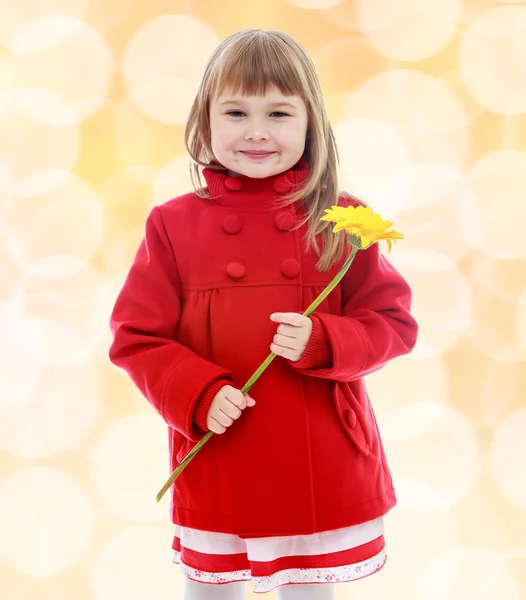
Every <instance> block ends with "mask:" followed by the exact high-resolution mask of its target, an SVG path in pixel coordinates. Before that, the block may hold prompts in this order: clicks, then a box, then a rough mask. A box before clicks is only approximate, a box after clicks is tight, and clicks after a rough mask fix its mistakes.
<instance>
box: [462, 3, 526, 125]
mask: <svg viewBox="0 0 526 600" xmlns="http://www.w3.org/2000/svg"><path fill="white" fill-rule="evenodd" d="M525 56H526V7H525V6H494V7H492V8H490V9H489V10H486V11H485V12H483V13H482V14H480V15H479V16H478V17H477V18H476V20H474V21H473V22H472V23H470V24H469V26H468V28H467V30H466V32H465V33H464V37H463V39H462V43H461V46H460V57H459V61H460V65H459V66H460V73H461V76H462V79H463V81H464V84H465V86H466V88H467V90H468V91H469V93H470V94H471V95H472V96H473V98H475V100H476V101H477V102H478V103H479V104H481V105H482V106H484V107H485V108H487V109H488V110H491V111H493V112H495V113H499V114H503V115H520V114H524V113H525V112H526V63H525V58H524V57H525Z"/></svg>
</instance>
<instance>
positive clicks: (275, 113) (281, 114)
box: [271, 110, 288, 119]
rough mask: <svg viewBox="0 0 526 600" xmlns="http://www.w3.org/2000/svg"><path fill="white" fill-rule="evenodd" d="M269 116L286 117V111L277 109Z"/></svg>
mask: <svg viewBox="0 0 526 600" xmlns="http://www.w3.org/2000/svg"><path fill="white" fill-rule="evenodd" d="M271 116H274V117H277V118H278V119H279V118H281V117H288V115H287V113H284V112H280V111H279V110H276V111H274V112H273V113H271Z"/></svg>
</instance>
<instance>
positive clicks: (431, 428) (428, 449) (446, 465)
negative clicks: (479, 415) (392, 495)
mask: <svg viewBox="0 0 526 600" xmlns="http://www.w3.org/2000/svg"><path fill="white" fill-rule="evenodd" d="M382 436H383V438H384V439H385V441H386V444H388V447H389V456H390V459H389V461H390V464H391V465H392V472H393V479H394V483H395V488H396V489H397V497H398V502H399V505H400V506H401V507H403V508H405V509H407V510H412V511H415V512H419V513H428V512H434V511H442V510H446V509H449V508H451V507H452V506H453V505H454V504H455V502H458V501H459V500H460V499H462V498H464V497H465V496H466V495H467V494H468V492H469V490H470V488H471V486H472V485H473V483H474V481H475V479H476V477H477V475H478V467H479V464H478V463H479V451H478V446H477V442H476V439H475V436H474V433H473V430H472V428H471V425H470V423H469V421H468V420H467V419H466V418H465V417H463V416H462V415H461V414H460V412H458V411H457V410H454V409H453V408H451V407H449V406H447V405H444V404H437V403H434V402H426V401H422V402H417V403H414V404H411V405H406V406H402V407H401V408H399V409H398V410H396V411H394V412H393V413H392V415H391V417H390V418H389V419H387V420H386V421H385V422H384V424H383V433H382Z"/></svg>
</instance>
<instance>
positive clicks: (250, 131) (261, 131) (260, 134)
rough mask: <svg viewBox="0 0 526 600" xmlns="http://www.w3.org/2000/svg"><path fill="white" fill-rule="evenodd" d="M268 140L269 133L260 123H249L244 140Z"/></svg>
mask: <svg viewBox="0 0 526 600" xmlns="http://www.w3.org/2000/svg"><path fill="white" fill-rule="evenodd" d="M268 139H269V133H268V131H267V130H266V128H265V127H264V126H263V125H262V124H261V123H249V126H248V128H247V131H246V133H245V140H246V141H251V142H260V141H265V140H268Z"/></svg>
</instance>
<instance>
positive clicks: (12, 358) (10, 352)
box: [0, 302, 44, 434]
mask: <svg viewBox="0 0 526 600" xmlns="http://www.w3.org/2000/svg"><path fill="white" fill-rule="evenodd" d="M21 314H22V310H21V308H20V307H19V306H17V305H16V304H15V303H14V302H0V331H2V335H1V336H0V380H1V381H2V394H1V395H0V409H6V408H7V407H11V406H20V405H22V404H24V403H25V402H27V401H28V399H29V398H30V397H31V396H32V395H33V394H35V392H36V391H37V390H38V389H39V386H40V385H41V383H42V380H43V377H44V365H43V364H42V363H41V362H40V361H39V360H37V359H36V358H35V357H34V356H33V355H32V354H31V353H30V352H28V351H27V350H26V349H24V348H23V347H21V346H20V345H19V344H18V343H17V336H16V333H15V331H14V328H13V323H14V322H16V319H17V318H19V317H20V316H21ZM0 414H1V415H3V414H4V413H3V412H2V413H0ZM2 419H3V416H0V427H1V423H2ZM14 433H15V434H16V432H14Z"/></svg>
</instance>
